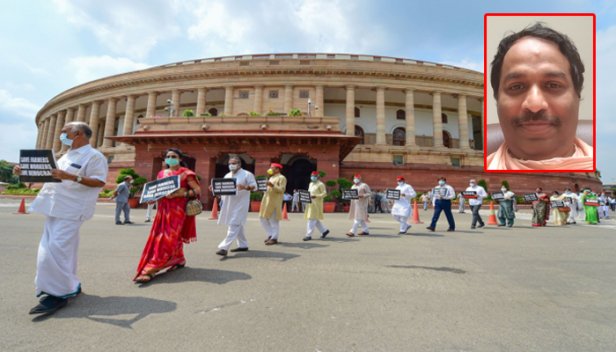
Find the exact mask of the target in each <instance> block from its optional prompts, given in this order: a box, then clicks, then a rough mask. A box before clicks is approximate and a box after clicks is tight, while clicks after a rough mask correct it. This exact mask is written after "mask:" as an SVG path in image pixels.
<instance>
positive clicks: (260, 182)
mask: <svg viewBox="0 0 616 352" xmlns="http://www.w3.org/2000/svg"><path fill="white" fill-rule="evenodd" d="M266 182H267V177H257V192H265V191H267V185H266V184H265V183H266Z"/></svg>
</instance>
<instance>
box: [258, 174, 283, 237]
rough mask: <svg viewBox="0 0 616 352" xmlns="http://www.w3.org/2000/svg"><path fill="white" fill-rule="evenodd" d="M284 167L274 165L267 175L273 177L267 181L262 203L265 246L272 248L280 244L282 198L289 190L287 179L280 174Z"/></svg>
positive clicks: (261, 213) (260, 212)
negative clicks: (271, 246) (265, 237)
mask: <svg viewBox="0 0 616 352" xmlns="http://www.w3.org/2000/svg"><path fill="white" fill-rule="evenodd" d="M281 170H282V165H280V164H277V163H272V164H271V165H270V168H269V170H267V173H268V174H269V175H271V177H270V179H269V180H267V182H266V183H265V184H267V191H265V194H264V195H263V200H262V201H261V209H260V210H259V218H260V219H261V225H262V226H263V229H264V230H265V233H266V234H267V239H266V240H265V244H266V245H268V246H270V245H273V244H276V243H278V235H279V234H280V220H282V198H283V195H284V191H285V189H286V188H287V178H286V177H284V176H282V175H281V174H280V171H281Z"/></svg>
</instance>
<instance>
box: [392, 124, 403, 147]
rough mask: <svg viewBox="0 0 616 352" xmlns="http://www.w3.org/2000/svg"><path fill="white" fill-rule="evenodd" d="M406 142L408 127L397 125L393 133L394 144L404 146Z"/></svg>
mask: <svg viewBox="0 0 616 352" xmlns="http://www.w3.org/2000/svg"><path fill="white" fill-rule="evenodd" d="M405 144H406V129H404V127H397V128H396V129H395V130H394V133H393V145H400V146H403V145H405Z"/></svg>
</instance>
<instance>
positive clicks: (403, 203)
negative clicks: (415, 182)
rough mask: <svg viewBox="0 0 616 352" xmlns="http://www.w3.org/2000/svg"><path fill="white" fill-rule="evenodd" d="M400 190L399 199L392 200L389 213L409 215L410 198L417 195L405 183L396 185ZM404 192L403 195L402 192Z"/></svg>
mask: <svg viewBox="0 0 616 352" xmlns="http://www.w3.org/2000/svg"><path fill="white" fill-rule="evenodd" d="M396 189H397V190H399V191H400V199H399V200H395V201H394V206H393V207H392V208H391V215H398V216H406V217H409V216H411V199H413V198H415V196H417V193H416V192H415V190H414V189H413V187H412V186H411V185H409V184H407V183H403V184H402V185H398V187H396ZM403 193H404V196H402V194H403Z"/></svg>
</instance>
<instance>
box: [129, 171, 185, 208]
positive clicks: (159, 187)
mask: <svg viewBox="0 0 616 352" xmlns="http://www.w3.org/2000/svg"><path fill="white" fill-rule="evenodd" d="M178 189H180V176H179V175H176V176H169V177H165V178H161V179H160V180H156V181H152V182H148V183H146V184H145V185H143V192H142V193H141V200H140V201H139V203H144V202H147V201H149V200H158V199H161V198H163V197H164V196H166V195H167V194H169V193H172V192H175V191H177V190H178Z"/></svg>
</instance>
